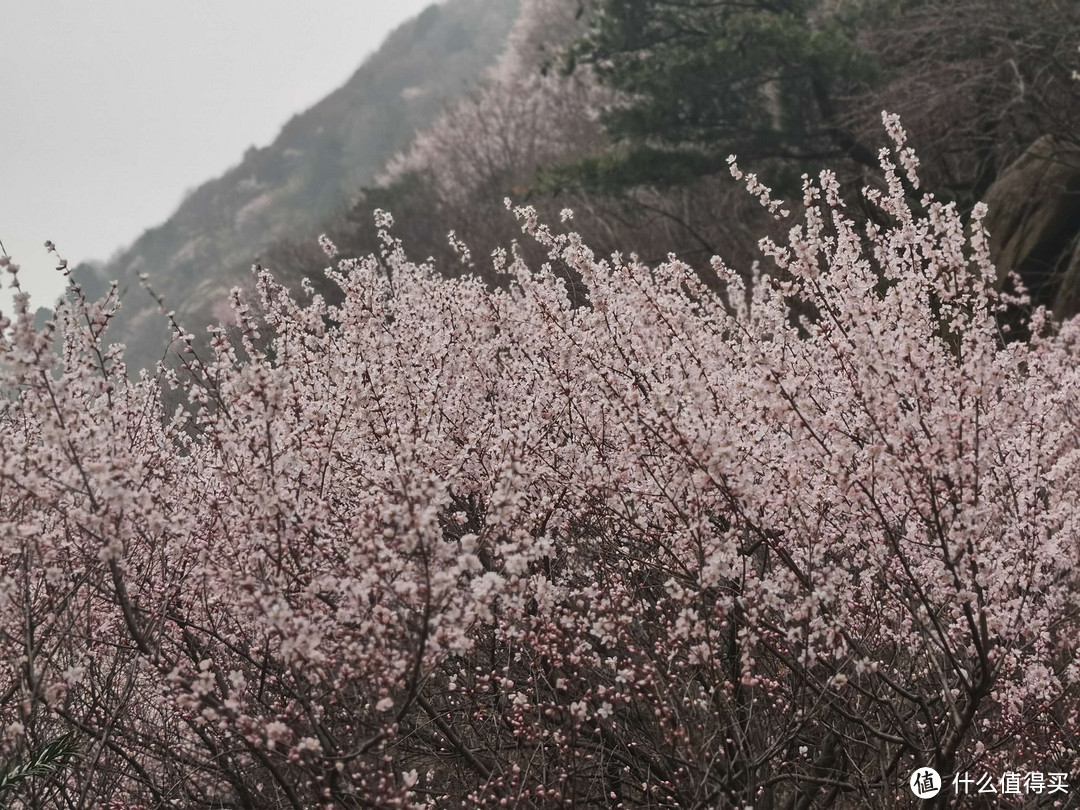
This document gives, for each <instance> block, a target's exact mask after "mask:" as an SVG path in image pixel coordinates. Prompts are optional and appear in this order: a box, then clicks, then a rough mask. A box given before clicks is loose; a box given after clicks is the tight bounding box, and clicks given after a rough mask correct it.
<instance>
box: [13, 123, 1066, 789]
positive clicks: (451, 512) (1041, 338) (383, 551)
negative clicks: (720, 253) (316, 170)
mask: <svg viewBox="0 0 1080 810" xmlns="http://www.w3.org/2000/svg"><path fill="white" fill-rule="evenodd" d="M887 123H888V126H889V131H890V133H891V134H892V136H893V138H894V144H895V149H894V150H893V151H892V152H890V151H888V150H884V151H883V152H882V166H883V170H884V172H885V177H886V180H887V182H886V184H885V187H884V188H883V189H881V190H878V191H875V192H872V193H870V194H869V195H868V196H869V197H870V200H871V202H873V203H874V204H876V205H877V207H878V210H879V214H878V216H876V217H874V218H873V219H872V221H871V223H870V224H869V225H868V226H866V227H860V226H857V225H856V224H855V223H854V222H853V220H852V219H851V218H850V217H849V215H848V214H847V213H846V212H845V209H844V205H843V202H842V199H841V196H840V194H839V192H838V189H837V183H836V180H835V178H834V177H833V175H831V174H830V173H828V172H823V173H822V174H821V176H820V177H819V178H816V179H811V178H806V179H805V184H804V199H803V201H802V206H801V211H802V216H801V218H799V217H795V216H794V215H793V216H792V219H793V221H794V220H795V219H798V222H797V223H796V224H794V225H793V226H792V228H791V230H790V234H789V238H788V239H787V241H786V242H785V243H784V244H775V243H773V242H771V241H766V242H764V243H763V246H764V248H765V250H766V253H767V254H768V256H769V257H770V258H771V261H772V263H773V265H774V267H773V268H772V269H771V272H770V273H769V274H768V275H765V274H758V275H757V276H755V277H754V279H753V280H752V283H749V284H747V283H745V282H744V280H743V276H740V275H739V274H737V273H734V272H732V271H730V270H729V269H728V268H727V267H726V266H725V265H724V264H723V262H721V261H720V260H719V259H717V260H714V262H713V270H714V271H715V272H716V273H718V274H719V275H720V276H721V278H722V279H723V281H724V289H723V292H722V293H717V292H716V291H715V288H714V286H709V285H706V284H704V283H703V282H702V281H701V280H700V278H699V276H698V275H697V274H696V273H695V272H694V271H693V270H692V269H691V268H690V267H689V266H688V265H686V264H684V263H683V262H680V261H679V260H678V259H677V258H675V257H671V258H670V259H669V260H668V261H666V262H664V263H662V264H659V265H658V266H646V265H644V264H642V263H641V262H639V261H638V260H637V259H636V258H634V257H630V258H626V257H623V256H620V255H613V256H611V257H607V258H603V257H598V256H596V255H594V253H593V252H592V251H590V249H589V248H588V247H587V246H586V245H585V244H583V242H582V240H581V239H580V237H578V236H577V235H575V234H574V233H559V232H556V231H555V230H553V229H552V228H551V227H549V226H547V225H544V224H542V223H540V222H539V220H538V218H537V216H536V214H535V212H534V211H531V210H530V209H528V208H516V209H514V213H515V214H516V216H517V217H518V218H519V220H520V222H521V225H522V228H523V229H524V231H525V232H526V233H527V234H528V235H529V236H530V237H531V238H533V239H535V240H536V241H538V242H539V243H540V244H541V245H542V246H544V248H546V250H547V252H548V256H549V261H548V262H547V263H545V264H543V265H542V266H541V267H538V268H530V267H528V266H526V264H525V262H524V260H523V259H522V258H521V255H520V252H519V251H518V250H516V249H511V250H510V251H509V252H506V251H503V252H500V253H499V255H498V257H497V259H496V264H497V269H498V270H499V273H500V274H501V278H502V280H503V282H504V283H503V284H502V285H500V286H498V287H496V288H493V287H491V286H487V285H485V284H483V283H481V282H480V281H479V280H477V279H475V278H472V277H462V278H447V277H444V276H442V275H440V274H439V273H438V272H437V271H436V269H435V268H433V267H431V266H429V265H427V264H423V263H416V262H414V261H411V260H410V259H409V258H408V256H407V255H406V253H405V249H404V247H403V246H402V245H401V244H400V243H399V242H398V241H396V240H395V239H394V237H393V236H392V233H391V228H392V220H391V219H390V218H389V217H388V216H381V217H380V223H379V227H380V228H381V229H382V231H383V236H382V239H383V244H384V248H383V250H382V252H381V253H380V254H378V255H372V256H368V257H365V258H361V259H342V260H340V261H337V263H336V264H335V265H334V266H333V267H331V268H328V270H327V271H326V272H327V275H328V276H329V278H330V279H331V280H332V281H333V282H334V283H335V284H336V285H338V286H339V287H340V289H341V292H342V302H341V303H340V304H331V303H328V302H327V301H326V300H324V299H323V298H321V297H319V296H311V295H309V296H308V298H306V299H302V298H301V297H300V296H299V295H297V296H294V295H292V294H291V293H290V292H289V291H288V290H286V289H284V288H283V287H282V286H280V285H279V284H277V283H276V282H275V281H274V279H273V277H272V275H271V274H270V272H268V271H266V270H262V269H261V268H259V269H258V277H257V292H258V300H257V301H254V302H249V301H245V300H244V299H243V297H242V296H241V295H240V294H239V292H237V293H236V294H234V296H233V298H232V301H231V304H232V309H233V313H234V320H235V325H234V326H231V327H216V328H215V329H214V330H213V334H212V340H211V354H210V355H209V356H206V357H200V356H199V354H198V352H196V350H195V348H194V342H193V338H192V336H191V335H189V334H187V333H185V332H184V331H183V329H181V328H180V327H179V326H178V325H177V326H176V338H177V341H178V343H179V345H180V346H181V350H182V356H183V357H184V364H183V367H182V368H178V369H170V368H165V367H163V366H162V367H159V369H158V372H157V374H156V375H151V374H148V373H144V374H143V375H142V376H141V378H140V379H139V380H137V381H134V382H130V381H129V379H128V374H127V371H126V369H125V366H124V363H123V353H122V349H121V348H119V347H115V346H113V347H106V346H107V343H106V340H105V337H106V331H107V327H108V323H109V320H110V319H111V317H112V315H113V313H115V311H116V308H117V307H118V306H119V303H118V300H117V297H116V294H115V290H113V291H111V292H110V294H109V295H108V296H107V297H106V298H105V299H103V300H101V301H97V302H89V301H86V300H85V299H83V298H81V297H80V296H78V295H75V296H73V297H72V300H71V301H70V302H69V303H67V304H64V305H62V306H61V307H60V308H59V309H58V310H57V312H56V314H55V317H54V318H53V320H51V321H50V322H49V323H48V324H46V325H45V326H44V327H43V328H40V329H39V328H36V327H35V325H34V322H33V318H32V316H31V314H30V312H29V308H28V304H27V302H26V300H25V298H20V299H19V301H20V303H19V311H18V312H16V313H15V315H14V317H13V318H12V319H11V320H6V319H5V320H4V322H3V329H2V331H0V376H2V386H3V389H4V391H5V393H6V399H5V400H4V401H3V403H2V405H0V616H2V621H0V690H2V692H3V695H4V699H3V701H0V729H2V730H3V734H2V737H0V753H2V754H3V755H4V756H5V757H11V758H16V757H18V756H19V755H20V752H25V751H26V750H29V749H32V748H33V747H34V746H36V745H38V744H40V743H41V742H42V741H43V740H47V739H49V738H50V737H52V736H55V735H56V734H58V733H60V732H73V733H75V734H76V735H78V737H79V739H80V740H81V741H82V754H81V756H80V757H78V758H77V759H75V760H73V761H72V762H71V763H70V765H69V766H68V767H67V768H66V769H65V770H64V771H63V773H62V775H61V776H60V777H59V778H56V779H53V780H52V781H49V782H45V781H42V782H40V783H35V785H34V786H33V788H32V790H31V791H30V792H28V793H26V795H25V796H24V797H23V798H21V799H20V801H23V802H24V804H23V806H28V807H29V806H41V807H45V806H71V807H84V806H85V807H88V806H108V807H126V808H133V807H140V806H142V807H170V806H171V807H185V808H197V807H206V808H210V807H221V806H235V807H250V808H254V807H273V808H278V807H282V808H294V809H295V810H300V808H310V807H322V808H348V807H372V806H379V807H402V808H406V807H410V808H416V807H440V808H441V807H473V806H481V807H487V806H513V807H596V806H605V807H627V808H630V807H634V808H649V807H657V808H658V807H702V808H704V807H746V806H754V807H756V806H777V805H780V804H781V803H784V804H787V803H790V804H792V806H795V805H798V806H806V807H808V806H849V807H863V806H881V805H885V804H890V803H892V802H894V801H901V802H902V801H906V798H905V797H906V796H907V795H908V794H907V790H908V787H907V779H908V775H909V774H910V773H911V772H912V770H913V769H914V768H915V767H916V766H922V765H926V766H932V767H934V768H935V769H936V770H937V771H938V772H939V773H941V774H942V775H943V777H945V778H951V776H952V774H954V773H958V772H966V771H971V772H976V771H978V772H982V771H986V772H996V773H1004V772H1006V771H1010V772H1011V771H1016V770H1017V769H1019V770H1022V771H1041V772H1055V773H1067V774H1075V772H1076V767H1077V750H1076V746H1077V733H1078V731H1080V729H1078V717H1077V712H1078V709H1080V699H1078V698H1080V662H1078V659H1077V656H1078V655H1080V652H1078V650H1080V645H1078V641H1080V634H1078V630H1080V627H1078V615H1077V607H1078V604H1077V602H1078V589H1077V573H1078V572H1077V561H1078V560H1080V547H1078V546H1080V526H1078V523H1077V521H1078V515H1080V510H1078V509H1077V493H1078V492H1080V486H1078V484H1080V481H1078V474H1080V447H1078V432H1077V418H1078V413H1077V410H1076V408H1077V406H1076V403H1077V402H1080V396H1078V394H1080V377H1078V373H1077V364H1076V351H1077V345H1076V344H1077V340H1078V338H1080V329H1078V326H1077V324H1076V323H1073V322H1070V323H1064V324H1055V323H1053V322H1051V321H1050V320H1049V318H1048V317H1047V316H1046V314H1045V313H1044V312H1041V311H1035V312H1034V313H1032V314H1031V315H1030V316H1029V319H1028V321H1027V323H1026V326H1027V330H1026V331H1027V332H1029V333H1030V338H1029V339H1027V340H1008V339H1007V337H1008V335H1006V334H1004V332H1003V327H1002V323H1004V318H1003V315H1004V314H1005V309H1006V307H1007V306H1010V305H1012V304H1014V303H1015V300H1016V299H1015V298H1012V297H1009V296H1006V295H1004V294H1003V293H1001V292H999V291H998V290H997V288H996V285H995V280H996V273H995V270H994V268H993V266H992V265H991V263H990V261H989V258H988V253H987V250H988V248H987V236H986V233H985V232H984V230H983V228H982V225H981V219H980V217H981V215H982V214H983V211H982V210H978V209H977V210H976V212H975V215H974V217H973V218H972V219H971V221H970V222H966V223H965V222H964V221H963V220H962V218H961V217H960V215H959V214H958V212H957V211H956V210H955V208H954V207H953V206H951V205H948V204H943V203H941V202H940V201H937V200H935V199H934V198H933V197H932V196H930V195H925V196H923V197H922V198H921V200H920V201H919V203H918V204H917V205H916V204H914V203H913V202H912V201H911V199H910V198H909V197H910V195H911V194H912V193H913V185H914V183H913V181H914V180H916V179H917V176H916V170H917V165H916V163H915V161H914V158H913V156H912V154H911V153H909V152H907V151H906V148H905V146H904V141H903V132H902V130H900V129H899V124H898V123H897V122H895V121H894V120H892V119H888V121H887ZM897 164H898V165H899V168H898V167H897ZM752 185H754V189H756V192H755V193H757V192H760V193H761V194H762V195H764V196H765V197H767V190H764V187H763V186H760V184H752ZM754 189H752V190H754ZM766 202H767V203H768V202H769V201H768V200H767V199H766ZM792 208H793V209H795V208H797V207H796V206H792ZM323 248H324V250H325V252H326V254H327V255H328V256H329V257H331V258H333V259H337V258H338V257H337V256H336V249H335V248H334V246H333V245H332V244H330V243H329V241H326V242H325V243H324V244H323ZM571 284H573V285H574V288H575V291H576V292H575V296H574V298H572V297H571V295H570V294H569V292H568V287H569V286H570V285H571ZM308 289H309V291H310V287H309V288H308ZM582 290H585V291H587V294H586V298H585V300H583V301H582V300H580V298H581V291H582ZM302 301H303V303H302ZM1020 301H1021V303H1022V296H1021V298H1020ZM796 302H797V304H798V305H797V306H794V304H795V303H796ZM165 402H173V403H177V402H178V403H179V404H176V405H175V407H172V406H169V407H166V406H165V404H164V403H165Z"/></svg>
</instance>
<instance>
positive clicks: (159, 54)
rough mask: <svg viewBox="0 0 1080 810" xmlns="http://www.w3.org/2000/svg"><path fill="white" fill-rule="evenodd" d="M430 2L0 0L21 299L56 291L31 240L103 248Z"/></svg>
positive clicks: (1, 135) (3, 96)
mask: <svg viewBox="0 0 1080 810" xmlns="http://www.w3.org/2000/svg"><path fill="white" fill-rule="evenodd" d="M430 4H431V0H184V1H183V2H181V1H180V0H93V2H91V0H0V241H2V242H3V244H4V247H5V248H7V252H8V253H9V254H11V256H12V257H13V259H14V260H15V261H16V262H17V263H18V264H19V265H20V266H21V267H22V269H23V271H22V272H21V273H20V278H21V283H22V285H23V288H24V289H26V290H28V291H29V292H30V294H31V306H32V308H34V307H36V306H38V305H48V304H51V303H52V301H53V300H54V299H55V298H56V296H58V295H59V294H60V293H61V292H62V290H63V284H62V282H61V280H60V277H59V275H58V274H57V273H56V271H55V270H53V267H54V266H55V261H54V260H53V259H51V258H49V257H48V256H47V255H46V253H45V249H44V247H43V245H44V242H45V240H46V239H51V240H53V241H54V242H55V243H56V244H57V247H58V248H59V249H60V252H61V254H63V255H64V256H65V257H66V258H67V259H68V261H69V262H70V264H71V265H72V266H75V265H76V264H77V263H78V262H80V261H83V260H86V259H106V258H108V257H109V256H111V255H112V254H113V253H114V252H115V251H116V250H117V249H119V248H121V247H124V246H126V245H128V244H130V243H131V242H133V241H134V240H135V238H136V237H137V236H138V235H139V234H140V233H142V231H143V230H145V229H146V228H148V227H152V226H154V225H157V224H159V223H161V222H162V221H164V220H165V219H166V218H167V217H168V216H169V215H170V214H171V213H172V212H173V210H175V208H176V206H177V205H178V204H179V202H180V200H181V198H182V196H183V194H184V192H185V191H186V190H188V189H191V188H194V187H195V186H197V185H199V184H200V183H202V182H203V181H205V180H209V179H210V178H212V177H215V176H217V175H218V174H220V173H221V172H223V171H224V170H225V169H227V168H229V167H230V166H232V165H235V164H236V163H238V162H239V161H240V159H241V157H242V155H243V153H244V150H245V149H247V148H248V147H249V146H252V145H256V146H265V145H266V144H268V143H269V142H270V141H272V140H273V138H274V136H275V135H276V134H277V132H278V130H279V129H280V128H281V126H282V125H283V124H284V123H285V122H286V121H287V120H288V119H289V118H290V117H291V116H292V115H293V114H295V113H298V112H301V111H302V110H304V109H306V108H308V107H310V106H311V105H312V104H314V103H315V102H317V101H318V100H319V99H321V98H322V97H323V96H325V95H326V94H327V93H329V92H330V91H332V90H334V89H335V88H336V87H338V86H340V85H341V84H343V83H344V82H345V80H346V79H348V77H349V76H350V75H351V74H352V72H353V71H354V70H356V68H358V67H359V66H360V63H361V62H362V61H363V60H364V58H365V57H367V56H368V55H369V54H371V53H372V52H373V51H374V50H375V49H376V48H377V47H378V46H379V44H380V43H381V42H382V40H383V39H384V38H385V36H386V35H387V34H388V33H389V32H390V31H391V30H392V29H393V28H394V27H396V26H397V25H398V24H399V23H401V22H404V21H405V20H407V19H408V18H410V17H413V16H415V15H416V14H418V13H419V12H420V11H422V10H423V9H424V8H425V7H426V6H428V5H430ZM4 276H5V278H4V279H2V280H0V283H2V284H3V285H4V287H6V286H7V277H6V276H7V274H4ZM10 305H11V299H10V294H9V292H8V291H7V290H6V289H5V290H2V291H0V309H3V310H5V311H10Z"/></svg>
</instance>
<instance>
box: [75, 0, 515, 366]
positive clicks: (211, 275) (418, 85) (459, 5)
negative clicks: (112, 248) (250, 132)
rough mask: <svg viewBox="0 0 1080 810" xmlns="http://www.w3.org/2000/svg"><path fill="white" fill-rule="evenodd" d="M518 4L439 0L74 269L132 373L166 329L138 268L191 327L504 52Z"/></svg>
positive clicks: (158, 348)
mask: <svg viewBox="0 0 1080 810" xmlns="http://www.w3.org/2000/svg"><path fill="white" fill-rule="evenodd" d="M517 10H518V0H448V2H446V3H445V4H443V5H438V6H435V5H433V6H430V7H428V9H426V10H425V11H424V12H422V13H421V14H420V15H419V16H417V17H416V18H414V19H412V20H410V21H409V22H407V23H405V24H403V25H401V26H400V27H399V28H397V29H396V30H395V31H394V32H393V33H391V34H390V35H389V37H387V39H386V40H385V41H384V43H383V44H382V46H381V47H380V48H379V49H378V51H376V52H375V53H374V54H373V55H371V56H370V57H369V58H368V59H366V60H365V61H364V63H363V64H362V65H361V67H360V68H359V69H358V70H357V71H356V72H355V73H354V74H353V76H352V77H351V78H350V79H349V80H348V81H347V82H346V83H345V84H344V85H342V86H341V87H340V88H338V89H337V90H335V91H334V92H332V93H330V94H329V95H328V96H326V98H324V99H323V100H322V101H319V102H318V103H316V104H315V105H314V106H312V107H311V108H309V109H308V110H306V111H304V112H303V113H300V114H298V115H295V116H294V117H293V118H292V119H291V120H290V121H289V122H288V123H286V124H285V126H284V127H283V128H282V130H281V132H280V133H279V135H278V136H277V138H276V139H275V140H274V142H273V143H272V144H270V145H269V146H266V147H263V148H255V147H252V148H250V149H248V151H247V152H246V153H245V154H244V156H243V159H242V160H241V161H240V163H239V164H238V165H236V166H235V167H233V168H232V169H230V170H228V171H227V172H225V173H224V174H223V175H222V176H220V177H218V178H215V179H213V180H210V181H208V182H206V183H203V184H202V185H200V186H199V187H197V188H196V189H195V190H194V191H192V192H191V193H190V194H188V195H187V196H186V197H185V199H184V200H183V202H182V203H181V204H180V206H179V207H178V209H177V210H176V212H175V213H174V214H173V215H172V216H171V217H170V218H169V219H168V220H166V221H165V222H164V223H162V224H161V225H159V226H157V227H154V228H151V229H149V230H147V231H146V232H145V233H143V235H142V236H140V237H139V238H138V239H137V240H136V241H135V243H134V244H133V245H132V246H131V247H130V248H128V249H127V250H125V251H123V252H122V253H120V254H119V255H118V256H116V257H114V258H113V259H111V260H110V261H108V262H107V263H106V264H105V265H104V266H102V267H100V268H95V267H93V266H92V265H90V264H85V265H81V266H80V267H79V268H77V269H76V271H75V275H76V278H77V279H78V281H79V282H80V283H81V284H82V285H83V287H84V289H86V291H87V292H88V293H89V294H91V295H99V294H101V292H102V291H103V290H104V289H105V285H106V284H107V281H108V280H110V279H116V280H118V281H119V284H120V290H121V293H122V300H123V308H122V310H121V312H120V313H119V314H118V316H117V317H116V319H115V321H114V323H113V327H112V329H111V332H110V334H111V337H112V340H114V341H118V342H124V343H126V344H127V346H128V356H127V359H128V364H129V368H130V369H132V371H136V370H137V369H138V368H141V367H152V366H153V364H154V362H155V361H156V360H158V359H160V358H161V357H162V355H163V354H164V351H165V346H166V343H167V341H168V339H169V330H168V325H167V323H166V321H165V319H164V318H163V317H162V316H161V315H160V314H159V312H158V310H157V306H156V305H155V304H154V303H153V301H152V300H151V299H150V297H149V296H148V295H147V294H146V293H145V292H144V291H143V290H141V289H140V287H139V274H141V273H146V274H147V275H148V276H149V280H150V284H151V285H152V286H153V288H154V289H155V291H156V292H158V293H159V294H161V295H162V296H163V297H164V299H165V301H166V303H167V305H168V306H169V307H171V308H174V309H176V311H177V313H178V318H179V319H180V320H181V322H182V323H183V325H184V326H185V328H187V329H189V330H190V331H193V332H195V333H196V334H201V333H202V330H203V327H204V325H205V324H207V323H209V322H211V321H212V320H215V318H214V315H213V313H214V311H215V307H217V308H218V312H219V314H220V312H221V309H220V304H221V303H222V302H223V301H224V299H225V296H226V294H227V292H228V290H229V289H230V288H231V287H233V286H234V285H236V284H237V283H242V282H244V281H246V280H247V269H248V268H249V267H250V265H251V263H252V262H253V261H255V260H256V259H257V257H258V256H259V255H260V253H261V252H262V251H264V250H265V249H266V248H267V247H268V246H269V245H270V244H272V243H273V242H274V241H275V240H278V239H282V238H296V237H299V236H302V235H304V234H306V233H308V232H309V231H310V230H311V229H313V228H315V227H316V226H317V225H318V223H319V222H321V221H323V220H324V219H325V218H326V217H327V216H328V215H329V214H331V213H332V212H333V211H335V210H336V209H338V208H340V207H342V206H344V205H347V204H348V203H349V202H350V198H351V196H352V195H355V194H356V193H357V192H358V190H359V189H360V187H361V186H362V185H364V184H365V183H368V182H370V181H371V180H372V179H373V178H374V177H375V176H376V174H378V173H379V171H381V170H382V168H383V166H384V165H385V164H386V161H387V160H388V159H390V158H391V157H392V156H393V155H394V154H395V153H397V152H399V151H400V150H402V149H404V148H406V147H407V146H408V145H409V143H410V141H411V140H412V138H413V136H414V135H415V133H416V132H417V131H419V130H421V129H423V128H424V127H425V126H427V125H428V124H429V123H430V122H431V121H432V120H433V119H434V118H435V117H436V116H437V115H438V114H439V112H440V111H441V110H442V109H444V107H445V106H446V105H447V104H448V103H450V102H451V101H453V100H454V99H455V98H456V97H458V96H460V95H461V94H462V93H463V92H465V91H467V90H468V89H470V88H471V87H473V86H475V84H476V82H477V80H478V79H479V78H480V77H481V76H482V74H483V72H484V71H485V70H486V69H487V68H488V67H489V66H490V65H491V64H493V63H494V61H495V60H496V58H497V57H498V56H499V54H500V53H501V51H502V50H503V48H504V45H505V41H506V37H507V34H508V32H509V30H510V27H511V25H512V24H513V22H514V19H515V17H516V15H517Z"/></svg>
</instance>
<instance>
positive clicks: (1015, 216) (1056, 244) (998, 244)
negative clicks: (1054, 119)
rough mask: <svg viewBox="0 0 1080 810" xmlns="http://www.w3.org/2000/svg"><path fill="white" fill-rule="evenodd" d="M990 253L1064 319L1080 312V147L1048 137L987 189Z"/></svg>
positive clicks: (1001, 274)
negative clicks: (1017, 275)
mask: <svg viewBox="0 0 1080 810" xmlns="http://www.w3.org/2000/svg"><path fill="white" fill-rule="evenodd" d="M983 200H984V201H985V202H986V204H987V205H988V206H989V209H990V210H989V213H988V214H987V218H986V228H987V230H988V231H989V232H990V252H991V256H992V258H993V260H994V263H995V264H996V266H997V268H998V282H999V284H1002V283H1004V280H1005V278H1006V276H1007V275H1008V273H1009V271H1013V270H1015V271H1016V272H1017V274H1019V276H1020V277H1021V278H1022V279H1023V280H1024V283H1025V284H1026V285H1027V287H1028V290H1029V291H1030V292H1031V295H1032V298H1033V299H1034V300H1035V302H1036V303H1040V304H1046V305H1047V306H1050V307H1052V308H1053V310H1054V314H1055V315H1056V316H1057V317H1059V318H1067V317H1070V316H1072V315H1075V314H1076V313H1077V312H1080V147H1078V146H1077V145H1076V144H1071V143H1063V142H1062V141H1060V140H1057V139H1055V138H1053V137H1051V136H1049V135H1044V136H1043V137H1041V138H1039V139H1038V140H1037V141H1035V143H1033V144H1032V145H1031V146H1030V147H1029V148H1028V150H1027V151H1026V152H1024V154H1022V155H1021V156H1020V157H1019V158H1017V159H1016V161H1015V162H1013V163H1012V164H1011V165H1010V166H1008V168H1006V169H1005V170H1004V171H1003V172H1002V173H1001V175H1000V176H999V177H998V179H997V180H995V181H994V183H993V185H991V186H990V188H989V189H987V192H986V195H985V196H984V198H983Z"/></svg>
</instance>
